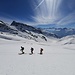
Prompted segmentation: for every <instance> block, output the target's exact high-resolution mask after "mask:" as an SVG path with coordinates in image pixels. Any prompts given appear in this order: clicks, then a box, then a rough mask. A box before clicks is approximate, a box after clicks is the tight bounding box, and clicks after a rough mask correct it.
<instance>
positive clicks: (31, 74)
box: [0, 34, 75, 75]
mask: <svg viewBox="0 0 75 75" xmlns="http://www.w3.org/2000/svg"><path fill="white" fill-rule="evenodd" d="M51 40H52V39H51ZM51 40H50V41H49V42H35V41H33V40H27V39H24V38H22V37H19V36H13V35H6V34H0V75H75V44H74V43H72V44H62V42H61V41H58V40H55V39H54V40H52V41H51ZM64 40H65V38H64V39H63V43H65V42H66V41H64ZM72 41H73V40H72ZM21 46H23V47H24V48H25V49H24V52H25V54H23V55H18V53H20V47H21ZM31 47H33V48H34V54H33V55H29V53H30V48H31ZM40 48H43V49H44V51H43V55H40V54H39V52H40Z"/></svg>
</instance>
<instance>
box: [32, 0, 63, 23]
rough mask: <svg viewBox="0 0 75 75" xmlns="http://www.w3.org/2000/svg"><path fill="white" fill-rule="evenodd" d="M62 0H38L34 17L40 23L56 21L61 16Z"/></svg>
mask: <svg viewBox="0 0 75 75" xmlns="http://www.w3.org/2000/svg"><path fill="white" fill-rule="evenodd" d="M61 1H62V0H37V4H38V5H37V6H36V7H35V9H34V12H35V16H34V17H33V19H34V20H35V21H36V22H37V23H39V24H49V23H54V21H56V20H57V19H59V18H60V16H59V14H58V13H59V6H60V4H61ZM35 4H36V3H35Z"/></svg>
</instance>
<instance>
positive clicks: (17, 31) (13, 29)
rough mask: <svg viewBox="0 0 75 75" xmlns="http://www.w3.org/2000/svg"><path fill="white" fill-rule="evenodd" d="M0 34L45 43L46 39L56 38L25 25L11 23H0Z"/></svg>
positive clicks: (53, 35)
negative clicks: (8, 34)
mask: <svg viewBox="0 0 75 75" xmlns="http://www.w3.org/2000/svg"><path fill="white" fill-rule="evenodd" d="M0 32H1V33H10V34H13V35H17V36H20V37H23V38H26V39H29V40H30V39H31V40H35V41H47V40H48V38H55V37H56V38H57V36H56V35H55V34H52V33H47V32H43V31H42V30H40V29H37V28H35V27H32V26H29V25H27V24H23V23H19V22H15V21H13V22H12V23H11V25H8V24H6V23H4V22H3V21H0Z"/></svg>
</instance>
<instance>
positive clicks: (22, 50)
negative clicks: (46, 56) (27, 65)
mask: <svg viewBox="0 0 75 75" xmlns="http://www.w3.org/2000/svg"><path fill="white" fill-rule="evenodd" d="M20 51H21V52H22V54H24V47H22V46H21V49H20Z"/></svg>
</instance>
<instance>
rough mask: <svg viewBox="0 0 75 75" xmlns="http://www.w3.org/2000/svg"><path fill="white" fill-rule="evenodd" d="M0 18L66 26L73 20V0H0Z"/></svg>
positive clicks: (74, 9)
mask: <svg viewBox="0 0 75 75" xmlns="http://www.w3.org/2000/svg"><path fill="white" fill-rule="evenodd" d="M0 19H1V20H4V21H8V22H11V21H13V20H16V21H20V22H24V23H28V24H31V25H44V24H45V25H47V24H48V25H49V24H57V25H60V26H62V25H66V26H68V24H69V25H70V24H71V23H74V22H75V0H0Z"/></svg>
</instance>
